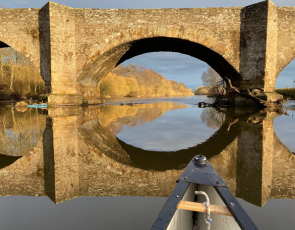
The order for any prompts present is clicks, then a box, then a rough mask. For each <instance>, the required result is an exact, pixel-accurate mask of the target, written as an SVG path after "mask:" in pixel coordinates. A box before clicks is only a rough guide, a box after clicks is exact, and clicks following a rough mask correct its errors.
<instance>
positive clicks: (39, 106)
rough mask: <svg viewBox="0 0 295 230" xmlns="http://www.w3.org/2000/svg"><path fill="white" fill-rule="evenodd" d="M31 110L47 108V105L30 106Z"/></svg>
mask: <svg viewBox="0 0 295 230" xmlns="http://www.w3.org/2000/svg"><path fill="white" fill-rule="evenodd" d="M28 107H30V108H47V104H35V105H28Z"/></svg>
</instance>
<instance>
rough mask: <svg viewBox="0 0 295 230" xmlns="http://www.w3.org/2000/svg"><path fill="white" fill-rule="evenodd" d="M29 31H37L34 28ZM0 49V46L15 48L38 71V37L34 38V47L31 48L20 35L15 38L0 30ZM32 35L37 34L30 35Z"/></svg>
mask: <svg viewBox="0 0 295 230" xmlns="http://www.w3.org/2000/svg"><path fill="white" fill-rule="evenodd" d="M31 33H39V32H37V31H35V30H32V32H31ZM0 35H2V36H1V37H0V49H1V48H9V47H11V48H12V49H14V50H16V51H17V52H19V53H21V54H22V55H24V56H25V57H26V58H27V59H28V60H29V61H30V62H31V63H32V65H33V67H34V68H36V69H37V70H38V71H39V72H40V58H39V53H40V51H39V38H36V41H35V43H34V46H35V47H34V49H32V47H31V46H28V44H26V42H24V40H23V39H22V36H18V37H17V38H15V37H14V36H13V35H11V34H10V33H6V32H5V31H4V32H3V31H1V30H0ZM32 36H37V34H36V35H32Z"/></svg>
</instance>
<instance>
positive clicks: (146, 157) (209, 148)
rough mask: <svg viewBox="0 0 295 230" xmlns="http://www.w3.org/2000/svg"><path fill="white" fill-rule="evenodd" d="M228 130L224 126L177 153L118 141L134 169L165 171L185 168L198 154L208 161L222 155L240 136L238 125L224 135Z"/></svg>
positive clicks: (226, 126) (226, 125)
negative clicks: (156, 150)
mask: <svg viewBox="0 0 295 230" xmlns="http://www.w3.org/2000/svg"><path fill="white" fill-rule="evenodd" d="M227 129H228V124H224V125H223V126H222V127H221V128H220V129H219V130H218V131H217V132H215V133H214V134H213V135H212V136H211V137H210V138H209V139H208V140H207V141H205V142H203V143H201V144H198V145H196V146H194V147H191V148H188V149H182V150H178V151H175V152H161V153H159V152H154V151H148V150H143V149H141V148H137V147H134V146H132V145H129V144H126V143H125V142H123V141H121V140H119V139H118V141H119V143H120V145H121V146H122V147H123V149H124V150H125V151H126V152H127V153H128V155H129V156H130V159H131V161H132V165H133V167H137V168H142V169H153V170H158V171H163V170H169V169H177V168H180V167H183V166H184V165H186V164H187V163H188V162H190V160H191V159H192V158H193V157H194V156H195V155H197V154H203V155H205V156H206V157H207V158H208V159H210V158H211V157H213V156H215V155H218V154H220V152H222V151H223V150H224V149H225V148H226V146H228V145H229V144H231V143H232V142H233V141H234V139H235V138H236V137H237V136H238V134H239V127H238V125H232V126H231V129H230V131H229V132H228V135H224V134H225V133H227ZM221 138H222V140H223V141H222V142H221V141H220V139H221Z"/></svg>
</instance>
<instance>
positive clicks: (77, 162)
mask: <svg viewBox="0 0 295 230" xmlns="http://www.w3.org/2000/svg"><path fill="white" fill-rule="evenodd" d="M5 111H6V112H5V113H8V112H7V111H10V115H5V116H1V118H2V117H3V118H2V119H3V121H4V124H5V125H2V126H1V128H2V132H1V135H2V136H1V138H4V137H5V136H8V137H5V138H9V135H7V131H3V129H4V127H7V128H6V129H8V130H13V131H14V132H15V133H16V134H17V135H16V137H17V138H15V139H12V141H11V142H6V144H7V145H8V147H6V148H5V147H2V153H5V154H7V155H15V153H16V152H15V150H11V149H12V148H10V147H9V146H12V145H14V143H16V142H17V143H18V142H20V143H25V144H24V148H23V149H22V152H18V155H22V157H21V158H18V159H17V160H15V161H14V163H13V162H10V163H9V164H7V165H4V166H6V167H4V166H3V168H2V169H1V170H0V183H1V184H0V195H1V196H10V195H23V196H48V197H49V198H50V199H51V200H52V201H53V202H55V203H61V202H64V201H67V200H71V199H74V198H76V197H81V196H87V197H94V196H149V197H167V196H168V195H169V194H170V192H171V191H172V189H173V188H174V186H175V180H176V179H177V178H178V176H179V175H180V174H181V173H182V171H183V169H184V167H185V166H186V164H187V163H188V162H189V161H190V160H191V158H192V157H193V156H195V155H196V154H199V153H202V154H204V155H206V156H207V158H208V159H209V161H210V162H211V164H212V165H213V166H214V167H215V169H216V170H217V171H218V172H219V174H220V175H221V176H222V177H223V179H224V180H225V181H226V183H227V184H228V185H229V187H230V189H231V191H232V192H233V194H235V195H236V196H237V197H239V198H242V199H243V200H245V201H247V202H249V203H251V204H254V205H256V206H259V207H262V206H264V205H265V204H266V202H267V201H268V200H269V199H287V198H288V199H294V198H295V183H294V182H295V177H294V175H295V156H294V154H293V153H292V152H291V151H290V150H289V149H288V148H287V147H286V146H285V145H284V144H282V142H281V141H280V140H279V139H278V137H277V135H276V133H275V131H274V120H275V121H276V120H278V119H280V118H283V117H285V116H286V115H285V114H284V113H285V112H286V110H285V111H282V110H281V111H268V110H262V111H261V110H260V111H259V110H257V109H254V108H251V109H250V108H249V109H247V110H245V109H239V108H233V109H222V110H218V111H217V110H215V109H205V110H202V109H197V108H195V107H194V106H190V107H188V106H187V105H181V104H175V103H171V102H161V103H157V104H138V105H132V106H127V105H124V106H115V105H110V106H105V107H98V108H97V107H96V108H87V110H86V111H83V110H82V109H76V110H75V111H73V110H71V109H62V108H57V109H52V110H49V112H48V116H47V117H46V118H45V116H43V115H40V114H39V113H38V112H36V110H28V111H26V112H25V113H19V114H17V115H16V114H15V111H13V110H11V109H10V108H8V109H7V108H5ZM179 111H184V113H187V114H188V115H187V116H189V117H191V116H192V114H193V115H194V116H195V117H197V119H199V123H198V127H200V128H201V127H203V128H204V130H205V127H206V126H208V127H209V129H207V131H206V132H207V134H208V136H207V138H206V139H202V138H200V139H197V142H193V144H189V145H187V146H186V148H182V149H176V150H175V151H152V150H150V149H145V148H144V146H140V144H139V146H140V147H138V146H136V145H134V144H131V143H128V140H129V139H128V132H126V127H127V130H129V129H133V131H134V133H135V136H136V135H137V133H136V131H137V130H139V132H141V130H140V129H138V128H143V129H144V130H145V131H146V133H145V135H146V140H147V141H148V140H149V137H150V136H151V135H154V133H155V132H157V131H160V130H157V129H156V128H157V127H158V128H161V129H163V126H158V125H156V126H154V127H152V128H151V129H148V128H147V129H145V127H146V126H147V125H149V124H152V123H156V121H157V120H158V121H159V120H160V121H161V123H163V122H164V121H163V120H161V119H165V117H166V116H167V119H168V120H169V119H170V118H169V117H173V116H174V115H173V114H175V117H176V119H178V118H179V114H178V112H179ZM292 111H293V110H289V112H288V111H287V112H288V113H289V115H290V112H292ZM13 112H14V115H13ZM184 113H183V114H182V116H184ZM20 114H22V115H20ZM196 114H197V115H198V116H196ZM21 117H23V119H24V120H26V121H28V120H30V122H31V123H30V125H27V124H26V125H25V124H22V123H21V122H22V119H21ZM14 120H15V121H16V122H19V126H21V127H26V128H25V129H24V128H23V129H20V130H18V129H17V128H16V127H17V126H13V125H15V124H17V123H14ZM183 120H184V121H186V122H183V123H181V125H182V126H183V128H182V129H188V130H189V132H191V131H190V129H189V127H190V126H193V125H194V124H192V123H191V122H192V120H190V119H186V117H183ZM170 121H171V120H170ZM45 122H46V128H45V131H44V133H43V138H42V137H40V135H39V133H40V131H41V130H42V129H43V127H44V125H45ZM8 124H11V126H8ZM12 124H13V125H12ZM156 124H157V123H156ZM170 126H172V124H170ZM180 127H181V126H179V127H178V128H177V129H175V130H174V132H175V133H176V134H177V133H178V132H179V133H180V135H178V137H177V138H179V140H180V142H182V140H185V138H186V135H183V133H182V130H181V128H180ZM153 128H154V129H153ZM32 130H33V131H32ZM169 132H170V129H169ZM26 133H32V136H31V137H29V136H27V135H24V134H26ZM20 134H22V135H20ZM120 134H124V135H123V136H124V137H125V139H124V138H122V136H120ZM209 134H210V135H209ZM20 136H21V137H22V138H20ZM116 136H117V137H118V138H117V137H116ZM38 137H40V138H39V139H38ZM132 137H133V138H134V136H132ZM138 137H140V138H141V139H143V138H144V136H143V135H139V134H138ZM135 142H136V141H135ZM12 143H13V144H12ZM35 143H36V145H35ZM32 145H35V147H34V148H33V147H32ZM174 147H175V146H174Z"/></svg>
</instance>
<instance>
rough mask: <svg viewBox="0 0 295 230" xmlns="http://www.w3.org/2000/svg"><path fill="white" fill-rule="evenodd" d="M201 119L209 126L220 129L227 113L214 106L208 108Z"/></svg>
mask: <svg viewBox="0 0 295 230" xmlns="http://www.w3.org/2000/svg"><path fill="white" fill-rule="evenodd" d="M201 120H202V122H204V123H206V125H207V127H209V128H212V129H218V128H219V127H221V126H222V125H223V123H224V121H225V114H224V113H222V112H219V111H217V110H216V109H214V108H206V109H204V110H203V112H202V114H201Z"/></svg>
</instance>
